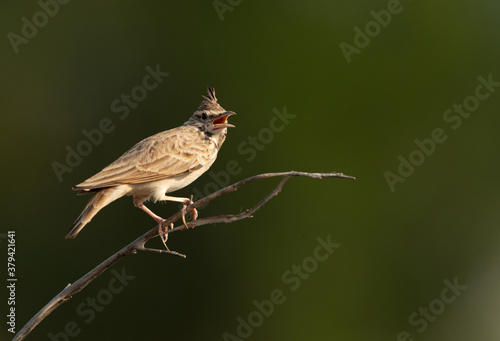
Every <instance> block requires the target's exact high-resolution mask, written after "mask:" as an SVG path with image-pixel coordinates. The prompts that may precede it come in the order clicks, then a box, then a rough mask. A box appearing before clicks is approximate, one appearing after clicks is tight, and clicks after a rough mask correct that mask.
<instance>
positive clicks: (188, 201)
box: [153, 195, 198, 228]
mask: <svg viewBox="0 0 500 341" xmlns="http://www.w3.org/2000/svg"><path fill="white" fill-rule="evenodd" d="M160 200H161V201H175V202H180V203H182V205H183V206H182V222H183V223H184V226H186V228H188V226H187V223H186V213H187V212H186V208H187V207H188V205H190V204H192V203H193V200H191V199H190V198H178V197H170V196H168V195H164V196H163V197H161V198H160ZM153 214H154V213H153ZM189 214H190V215H191V219H193V220H196V219H197V218H198V211H197V210H196V208H193V209H192V210H191V212H189Z"/></svg>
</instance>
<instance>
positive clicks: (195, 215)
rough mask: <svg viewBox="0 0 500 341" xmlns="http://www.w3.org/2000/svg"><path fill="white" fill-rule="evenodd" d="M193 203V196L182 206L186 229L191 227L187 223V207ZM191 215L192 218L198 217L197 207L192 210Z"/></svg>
mask: <svg viewBox="0 0 500 341" xmlns="http://www.w3.org/2000/svg"><path fill="white" fill-rule="evenodd" d="M192 203H193V200H192V197H191V199H188V200H186V202H185V203H184V205H183V206H182V222H183V223H184V226H186V229H188V228H189V226H188V225H187V223H186V213H187V210H186V209H187V207H188V206H189V205H191V204H192ZM189 215H190V216H191V220H196V219H198V210H197V209H196V208H193V209H192V210H191V211H190V212H189Z"/></svg>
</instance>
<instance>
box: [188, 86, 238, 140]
mask: <svg viewBox="0 0 500 341" xmlns="http://www.w3.org/2000/svg"><path fill="white" fill-rule="evenodd" d="M207 91H208V96H203V102H201V105H200V107H199V108H198V110H196V111H195V112H194V114H193V116H191V118H190V119H189V120H188V121H187V122H186V123H184V125H186V126H188V125H189V126H195V127H198V128H199V129H200V130H201V131H203V132H205V133H206V134H210V135H217V134H225V133H226V132H227V128H234V125H232V124H229V123H227V118H228V117H229V116H231V115H236V113H235V112H233V111H226V110H225V109H224V108H222V107H221V106H220V105H219V103H217V97H215V89H214V88H211V87H209V88H208V89H207Z"/></svg>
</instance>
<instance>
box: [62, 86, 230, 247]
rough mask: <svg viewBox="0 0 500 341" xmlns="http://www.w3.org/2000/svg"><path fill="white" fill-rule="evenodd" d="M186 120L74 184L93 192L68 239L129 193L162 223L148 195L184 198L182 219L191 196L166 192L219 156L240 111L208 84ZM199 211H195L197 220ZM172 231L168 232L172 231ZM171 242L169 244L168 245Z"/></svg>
mask: <svg viewBox="0 0 500 341" xmlns="http://www.w3.org/2000/svg"><path fill="white" fill-rule="evenodd" d="M203 98H204V100H203V102H202V103H201V105H200V107H199V108H198V110H196V111H195V112H194V114H193V116H191V118H190V119H189V120H188V121H187V122H186V123H184V125H182V126H180V127H177V128H174V129H170V130H167V131H163V132H161V133H158V134H156V135H153V136H150V137H148V138H146V139H144V140H142V141H141V142H139V143H137V144H136V145H135V146H133V147H132V148H131V149H129V150H128V151H127V152H126V153H125V154H123V155H122V156H120V157H119V158H118V160H116V161H115V162H113V163H112V164H110V165H109V166H107V167H106V168H104V169H103V170H102V171H100V172H99V173H97V174H96V175H94V176H93V177H91V178H89V179H87V180H85V181H84V182H82V183H81V184H79V185H76V186H75V187H73V190H75V191H79V193H78V194H79V195H80V194H86V193H93V197H92V198H91V199H90V201H89V203H88V204H87V206H86V207H85V209H84V210H83V212H82V213H81V214H80V216H79V217H78V218H77V219H76V221H75V222H74V223H73V226H72V227H71V229H70V230H69V232H68V234H67V235H66V238H75V237H76V235H77V234H78V233H79V232H80V231H81V229H83V227H84V226H85V225H86V224H88V223H89V222H90V220H91V219H92V218H93V217H94V216H95V215H96V214H97V212H99V211H100V210H101V209H102V208H103V207H104V206H106V205H108V204H109V203H111V202H113V201H115V200H116V199H118V198H121V197H123V196H125V195H128V196H130V195H131V196H133V197H134V205H135V206H136V207H138V208H140V209H142V210H143V211H144V212H146V213H147V214H149V215H150V216H151V217H152V218H153V219H154V220H155V221H156V222H157V223H158V224H159V234H160V237H161V238H162V241H163V242H165V240H166V239H165V240H163V229H161V223H162V221H163V220H164V219H163V218H161V217H160V216H158V215H156V214H154V213H153V212H152V211H151V210H150V209H149V208H147V207H146V206H144V202H145V201H147V200H153V201H155V202H156V201H165V200H166V201H176V202H181V203H183V205H184V206H183V211H182V219H183V221H184V224H186V220H185V218H184V215H185V213H186V207H187V205H189V204H190V203H191V202H192V201H191V199H188V198H178V197H171V196H167V195H166V193H170V192H173V191H176V190H178V189H181V188H184V187H186V186H187V185H189V184H190V183H192V182H193V181H194V180H196V179H197V178H198V177H199V176H200V175H202V174H203V173H205V172H206V171H207V170H208V169H209V168H210V166H211V165H212V164H213V163H214V161H215V159H216V158H217V152H218V151H219V149H220V147H221V146H222V143H223V142H224V140H225V139H226V134H227V128H228V127H234V126H233V125H232V124H229V123H227V118H228V117H229V116H230V115H234V114H235V113H234V112H232V111H226V110H224V109H223V108H222V107H221V106H220V105H219V103H217V98H216V97H215V89H214V88H210V87H209V88H208V96H203ZM197 215H198V214H197V212H196V210H193V211H192V212H191V216H192V218H193V219H196V217H197ZM167 236H168V235H167ZM165 246H166V245H165Z"/></svg>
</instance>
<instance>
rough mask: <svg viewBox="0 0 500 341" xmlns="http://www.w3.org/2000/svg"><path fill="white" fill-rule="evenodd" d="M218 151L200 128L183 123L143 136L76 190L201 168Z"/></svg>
mask: <svg viewBox="0 0 500 341" xmlns="http://www.w3.org/2000/svg"><path fill="white" fill-rule="evenodd" d="M216 155H217V149H216V146H215V144H214V143H213V142H212V141H211V140H210V139H205V138H204V137H203V136H202V135H201V133H200V132H199V130H198V128H195V127H189V126H181V127H178V128H175V129H171V130H168V131H164V132H161V133H158V134H156V135H153V136H150V137H148V138H146V139H144V140H142V141H141V142H139V143H137V144H136V145H135V146H133V147H132V148H131V149H130V150H128V151H127V152H126V153H125V154H123V155H122V156H120V157H119V158H118V159H117V160H116V161H115V162H113V163H112V164H110V165H109V166H107V167H106V168H104V169H103V170H102V171H100V172H99V173H97V174H96V175H94V176H92V177H91V178H89V179H87V180H86V181H84V182H82V183H81V184H78V185H76V186H75V187H73V190H76V191H91V190H95V189H99V188H105V187H112V186H118V185H123V184H140V183H145V182H151V181H157V180H163V179H167V178H171V177H176V176H179V175H182V174H185V173H187V172H192V171H195V170H197V169H200V168H201V167H203V166H204V165H206V164H208V163H210V162H212V161H213V159H214V158H215V157H216Z"/></svg>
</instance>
